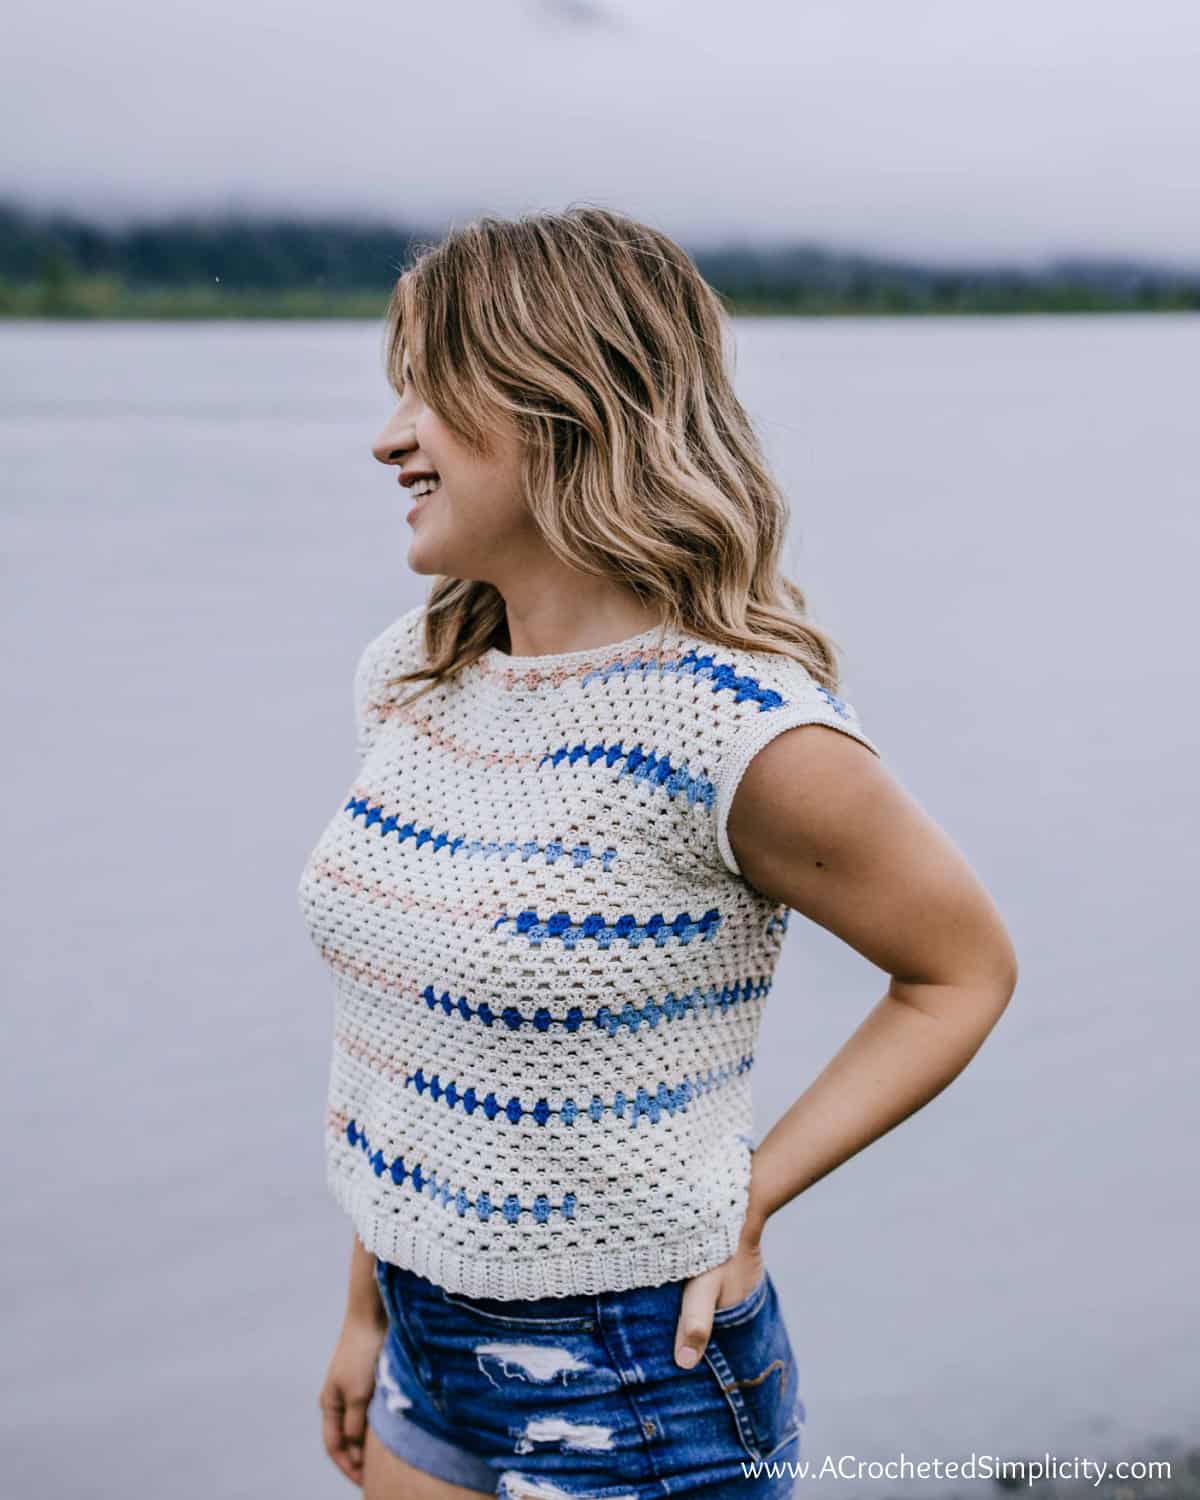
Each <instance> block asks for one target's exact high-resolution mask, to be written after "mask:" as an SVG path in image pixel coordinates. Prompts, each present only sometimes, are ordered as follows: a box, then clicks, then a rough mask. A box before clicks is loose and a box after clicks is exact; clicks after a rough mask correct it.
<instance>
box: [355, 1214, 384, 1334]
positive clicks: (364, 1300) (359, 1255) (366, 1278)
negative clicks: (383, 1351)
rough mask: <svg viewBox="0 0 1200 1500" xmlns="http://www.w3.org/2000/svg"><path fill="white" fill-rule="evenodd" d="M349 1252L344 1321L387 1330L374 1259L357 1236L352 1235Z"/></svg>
mask: <svg viewBox="0 0 1200 1500" xmlns="http://www.w3.org/2000/svg"><path fill="white" fill-rule="evenodd" d="M353 1240H354V1248H353V1249H352V1250H351V1252H350V1288H349V1291H348V1292H347V1295H346V1321H347V1322H348V1323H352V1322H357V1321H362V1322H365V1323H372V1324H374V1325H375V1326H376V1327H377V1328H383V1329H386V1328H387V1313H386V1311H385V1310H384V1306H383V1299H382V1298H381V1297H380V1295H379V1283H378V1282H377V1281H376V1280H375V1257H374V1256H373V1255H372V1254H371V1252H370V1251H369V1250H367V1249H365V1248H364V1246H363V1242H362V1241H361V1240H360V1239H359V1237H358V1234H357V1233H355V1234H354V1235H353Z"/></svg>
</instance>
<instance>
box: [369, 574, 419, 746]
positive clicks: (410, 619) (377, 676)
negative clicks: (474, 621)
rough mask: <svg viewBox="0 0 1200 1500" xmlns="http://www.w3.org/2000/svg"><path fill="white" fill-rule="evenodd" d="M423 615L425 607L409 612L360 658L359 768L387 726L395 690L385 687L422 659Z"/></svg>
mask: <svg viewBox="0 0 1200 1500" xmlns="http://www.w3.org/2000/svg"><path fill="white" fill-rule="evenodd" d="M424 614H425V606H424V605H423V604H418V605H415V606H414V607H413V608H412V609H410V610H407V611H406V612H405V613H404V614H402V615H401V616H400V618H399V619H398V620H393V621H392V623H391V624H390V625H389V626H388V627H387V629H386V630H382V631H380V633H379V634H378V635H377V636H375V637H374V638H373V639H372V640H370V641H368V642H367V644H366V646H365V647H364V648H363V650H362V652H361V653H360V655H359V658H358V665H357V666H356V667H355V669H354V723H355V729H356V732H357V742H358V760H359V764H360V765H361V764H362V762H363V761H364V760H365V759H366V757H367V754H368V753H369V751H370V749H371V746H372V745H373V744H374V742H375V738H376V736H377V735H378V733H379V731H380V729H381V728H382V726H383V725H384V724H385V723H386V722H387V713H388V708H389V704H390V701H391V699H392V698H394V697H395V690H394V689H393V690H389V689H387V688H386V687H385V684H386V682H387V680H388V678H389V677H394V676H395V675H396V674H397V673H398V672H407V671H410V670H411V669H412V668H413V667H415V666H416V665H417V663H418V662H419V660H420V659H421V655H422V644H423V637H424ZM409 691H412V689H411V688H410V689H409Z"/></svg>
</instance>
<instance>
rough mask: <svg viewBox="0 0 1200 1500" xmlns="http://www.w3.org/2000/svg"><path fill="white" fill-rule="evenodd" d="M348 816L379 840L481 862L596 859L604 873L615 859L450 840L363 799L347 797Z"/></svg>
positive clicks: (610, 852)
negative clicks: (496, 857) (497, 858)
mask: <svg viewBox="0 0 1200 1500" xmlns="http://www.w3.org/2000/svg"><path fill="white" fill-rule="evenodd" d="M342 811H343V812H348V813H350V815H351V817H352V818H359V817H361V818H362V819H363V827H364V828H374V827H376V826H378V828H379V836H380V838H387V836H388V835H389V834H392V833H394V834H395V835H396V837H397V839H398V840H399V841H400V843H404V841H405V839H413V840H414V841H415V843H416V846H417V848H418V849H423V848H424V847H425V846H426V845H429V846H430V847H431V848H432V849H433V851H434V852H435V853H436V852H437V851H438V850H439V849H449V851H450V853H451V854H452V855H454V854H461V855H463V856H464V858H466V859H470V858H471V857H472V856H474V855H477V854H478V855H482V856H483V857H484V859H488V858H490V857H491V856H492V855H497V854H498V855H499V856H500V858H501V859H507V858H508V857H509V855H511V854H520V856H521V858H522V859H523V860H530V859H532V858H533V857H534V856H535V855H538V854H542V855H545V863H546V864H548V865H554V864H557V862H558V861H559V860H560V859H570V860H571V862H572V864H573V865H574V866H575V868H576V869H578V868H579V866H580V865H585V864H587V862H588V860H590V859H598V860H599V861H600V863H601V865H602V866H603V868H604V869H605V870H607V869H609V868H610V867H611V865H612V863H613V861H614V860H615V859H616V857H617V851H616V850H615V849H605V850H604V852H603V853H601V854H597V853H595V852H594V851H593V849H592V847H591V845H590V844H575V845H573V846H571V847H570V848H568V847H567V845H566V844H563V843H560V842H559V841H558V840H554V841H553V842H551V843H548V844H539V843H537V841H536V840H529V841H527V842H526V843H523V844H518V843H517V842H516V840H515V839H509V840H508V841H507V842H506V843H503V844H501V843H497V842H495V841H494V840H493V841H490V842H484V841H483V840H482V839H470V840H468V839H466V838H464V837H463V836H462V835H461V834H459V835H458V836H457V837H456V838H451V837H450V835H449V834H448V833H437V834H435V833H434V831H433V829H432V828H422V829H418V828H417V826H416V824H415V823H401V821H400V819H399V818H398V817H396V815H395V814H394V813H393V814H390V815H389V816H388V817H386V818H385V817H384V816H383V808H382V807H371V806H369V804H368V801H367V798H366V797H351V798H350V800H349V802H347V803H346V805H345V807H344V808H343V809H342Z"/></svg>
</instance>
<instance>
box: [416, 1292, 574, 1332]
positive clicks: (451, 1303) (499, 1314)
mask: <svg viewBox="0 0 1200 1500" xmlns="http://www.w3.org/2000/svg"><path fill="white" fill-rule="evenodd" d="M441 1300H442V1302H443V1304H444V1305H445V1306H447V1307H454V1308H457V1309H458V1310H459V1312H460V1313H466V1314H467V1315H468V1321H470V1320H474V1321H475V1323H476V1325H477V1326H478V1327H479V1328H481V1329H490V1330H492V1331H493V1332H496V1333H502V1332H510V1333H590V1332H592V1330H594V1329H595V1327H596V1308H595V1299H594V1298H593V1297H589V1296H586V1295H575V1296H569V1297H536V1298H534V1299H533V1300H532V1301H529V1300H526V1301H518V1302H507V1301H504V1300H502V1299H500V1298H496V1297H464V1296H463V1295H462V1294H461V1293H459V1292H448V1291H446V1290H445V1288H442V1289H441Z"/></svg>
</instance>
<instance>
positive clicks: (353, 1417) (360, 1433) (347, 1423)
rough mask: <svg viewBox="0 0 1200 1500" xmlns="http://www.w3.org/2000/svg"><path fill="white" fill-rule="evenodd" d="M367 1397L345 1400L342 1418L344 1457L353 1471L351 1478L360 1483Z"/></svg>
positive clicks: (365, 1432)
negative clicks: (344, 1443) (344, 1444)
mask: <svg viewBox="0 0 1200 1500" xmlns="http://www.w3.org/2000/svg"><path fill="white" fill-rule="evenodd" d="M369 1399H370V1398H369V1397H365V1396H364V1397H361V1398H360V1397H354V1396H348V1397H347V1398H346V1411H345V1415H344V1416H343V1418H342V1433H343V1436H344V1437H345V1441H346V1457H347V1459H348V1460H349V1463H350V1468H351V1470H352V1471H353V1472H352V1473H351V1476H350V1477H351V1478H352V1479H354V1480H355V1482H356V1483H358V1484H361V1483H362V1469H363V1445H364V1443H365V1442H366V1440H367V1404H368V1401H369Z"/></svg>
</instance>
